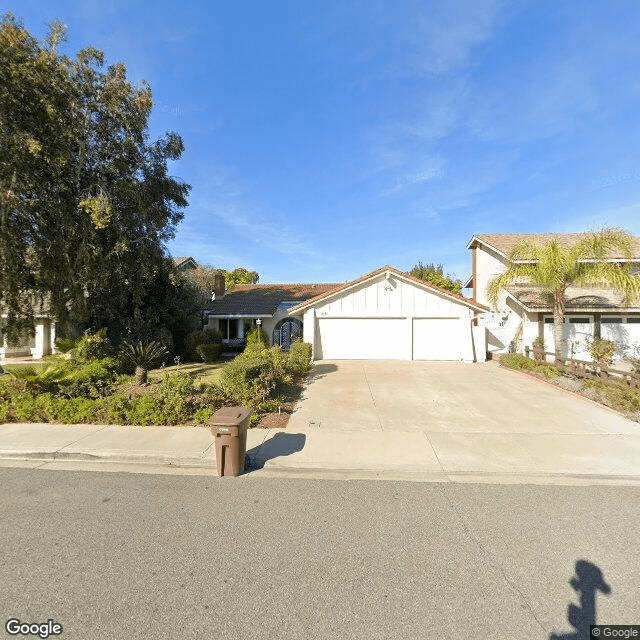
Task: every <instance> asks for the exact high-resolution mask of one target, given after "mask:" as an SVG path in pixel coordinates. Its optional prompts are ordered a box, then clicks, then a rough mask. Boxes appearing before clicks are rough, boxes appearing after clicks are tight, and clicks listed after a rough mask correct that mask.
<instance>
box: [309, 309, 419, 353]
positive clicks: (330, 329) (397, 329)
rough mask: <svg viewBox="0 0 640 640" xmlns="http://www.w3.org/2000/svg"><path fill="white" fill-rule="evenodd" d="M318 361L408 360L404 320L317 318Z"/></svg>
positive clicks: (405, 322) (408, 351) (408, 338)
mask: <svg viewBox="0 0 640 640" xmlns="http://www.w3.org/2000/svg"><path fill="white" fill-rule="evenodd" d="M318 344H319V347H320V349H319V353H318V357H320V358H324V359H327V360H408V359H409V358H410V356H411V351H410V347H411V336H410V331H409V323H408V322H407V320H406V319H404V318H319V319H318Z"/></svg>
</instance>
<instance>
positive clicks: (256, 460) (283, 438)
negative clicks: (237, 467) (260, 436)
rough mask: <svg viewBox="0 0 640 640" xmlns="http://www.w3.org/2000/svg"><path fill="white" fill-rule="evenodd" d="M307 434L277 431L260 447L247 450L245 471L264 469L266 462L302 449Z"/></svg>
mask: <svg viewBox="0 0 640 640" xmlns="http://www.w3.org/2000/svg"><path fill="white" fill-rule="evenodd" d="M306 440H307V436H305V435H304V433H280V432H279V433H276V434H275V435H274V436H273V438H269V439H268V440H267V441H265V442H263V443H262V444H261V445H260V446H259V447H254V448H253V449H249V451H247V456H246V458H245V465H244V468H245V472H251V471H256V470H258V469H262V468H263V467H264V465H265V463H266V462H267V461H269V460H273V459H274V458H279V457H281V456H290V455H291V454H292V453H297V452H298V451H302V449H303V448H304V445H305V442H306Z"/></svg>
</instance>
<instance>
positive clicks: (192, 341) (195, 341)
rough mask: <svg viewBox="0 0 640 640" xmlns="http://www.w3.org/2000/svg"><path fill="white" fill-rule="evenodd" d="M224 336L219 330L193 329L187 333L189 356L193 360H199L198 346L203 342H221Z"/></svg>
mask: <svg viewBox="0 0 640 640" xmlns="http://www.w3.org/2000/svg"><path fill="white" fill-rule="evenodd" d="M221 342H222V337H221V336H220V333H219V332H218V331H203V330H202V329H200V330H198V331H192V332H191V333H189V334H188V335H187V339H186V351H187V356H188V357H189V358H191V360H199V359H200V357H201V356H200V354H199V353H198V347H199V346H200V345H203V344H220V343H221Z"/></svg>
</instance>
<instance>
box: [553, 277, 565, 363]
mask: <svg viewBox="0 0 640 640" xmlns="http://www.w3.org/2000/svg"><path fill="white" fill-rule="evenodd" d="M563 329H564V290H557V291H554V292H553V342H554V348H555V354H556V362H560V361H561V360H563V357H562V347H563V344H564V335H563Z"/></svg>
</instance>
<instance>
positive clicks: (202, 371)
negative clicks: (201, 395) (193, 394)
mask: <svg viewBox="0 0 640 640" xmlns="http://www.w3.org/2000/svg"><path fill="white" fill-rule="evenodd" d="M224 364H225V363H224V362H214V363H212V364H207V363H204V362H190V363H187V364H178V365H171V366H170V367H159V368H158V369H153V370H152V371H149V382H158V381H160V380H162V376H163V375H164V374H165V373H169V374H171V373H177V372H178V371H180V372H182V373H187V374H189V375H192V376H194V379H195V382H196V384H198V383H202V384H213V383H214V382H217V381H218V380H219V379H220V371H221V369H222V366H223V365H224Z"/></svg>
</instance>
